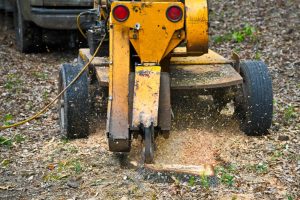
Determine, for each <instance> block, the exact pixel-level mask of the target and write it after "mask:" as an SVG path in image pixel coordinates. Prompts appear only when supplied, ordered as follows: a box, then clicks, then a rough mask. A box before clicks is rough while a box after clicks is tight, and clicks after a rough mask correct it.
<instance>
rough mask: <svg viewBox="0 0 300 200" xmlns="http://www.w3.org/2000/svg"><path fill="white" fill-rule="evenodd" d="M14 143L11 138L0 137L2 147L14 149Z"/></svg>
mask: <svg viewBox="0 0 300 200" xmlns="http://www.w3.org/2000/svg"><path fill="white" fill-rule="evenodd" d="M12 145H13V141H12V139H11V138H7V137H4V136H0V146H6V147H12Z"/></svg>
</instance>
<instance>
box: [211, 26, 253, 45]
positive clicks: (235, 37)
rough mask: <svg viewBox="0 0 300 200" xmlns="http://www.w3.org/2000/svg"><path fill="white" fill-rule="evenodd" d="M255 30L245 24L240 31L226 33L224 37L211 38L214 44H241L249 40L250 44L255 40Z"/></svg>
mask: <svg viewBox="0 0 300 200" xmlns="http://www.w3.org/2000/svg"><path fill="white" fill-rule="evenodd" d="M256 33H257V31H256V28H255V27H254V26H251V25H249V24H246V25H245V26H244V27H243V28H242V29H239V30H234V31H232V32H231V33H227V34H224V35H216V36H214V37H213V40H214V42H215V43H222V42H229V41H232V42H237V43H241V42H244V41H245V40H246V39H248V40H250V41H251V42H255V41H256V40H257V37H256V35H257V34H256Z"/></svg>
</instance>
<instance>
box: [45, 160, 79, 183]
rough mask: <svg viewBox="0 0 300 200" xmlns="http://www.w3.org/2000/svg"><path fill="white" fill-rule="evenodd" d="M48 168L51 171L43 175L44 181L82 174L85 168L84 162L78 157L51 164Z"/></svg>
mask: <svg viewBox="0 0 300 200" xmlns="http://www.w3.org/2000/svg"><path fill="white" fill-rule="evenodd" d="M49 166H51V167H49ZM47 168H48V170H49V172H48V173H47V174H46V175H45V176H44V177H43V179H44V181H59V180H63V179H65V178H67V177H69V176H70V175H75V174H80V173H81V172H83V170H84V168H83V165H82V163H81V162H80V161H79V160H76V159H70V160H67V161H59V162H58V163H57V164H49V165H48V167H47Z"/></svg>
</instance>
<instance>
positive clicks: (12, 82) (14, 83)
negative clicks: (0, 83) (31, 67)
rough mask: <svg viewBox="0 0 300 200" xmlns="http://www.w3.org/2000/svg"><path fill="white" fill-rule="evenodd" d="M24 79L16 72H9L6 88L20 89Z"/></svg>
mask: <svg viewBox="0 0 300 200" xmlns="http://www.w3.org/2000/svg"><path fill="white" fill-rule="evenodd" d="M22 83H23V81H22V80H21V79H20V77H19V76H18V75H16V74H8V75H7V79H6V82H5V84H4V88H5V89H7V90H13V89H19V87H20V86H21V85H22Z"/></svg>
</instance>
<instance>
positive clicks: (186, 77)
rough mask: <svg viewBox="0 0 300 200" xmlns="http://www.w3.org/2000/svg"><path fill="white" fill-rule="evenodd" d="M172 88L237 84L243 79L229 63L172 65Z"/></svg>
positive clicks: (214, 86)
mask: <svg viewBox="0 0 300 200" xmlns="http://www.w3.org/2000/svg"><path fill="white" fill-rule="evenodd" d="M170 76H171V89H206V88H218V87H227V86H232V85H237V84H240V83H242V81H243V79H242V77H241V76H240V75H239V73H237V72H236V71H235V70H234V69H233V67H232V66H231V65H229V64H214V65H171V67H170Z"/></svg>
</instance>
